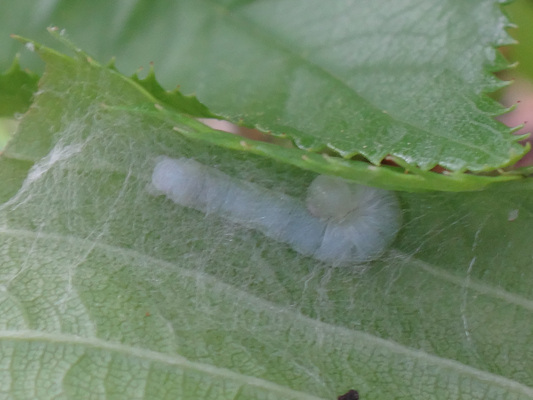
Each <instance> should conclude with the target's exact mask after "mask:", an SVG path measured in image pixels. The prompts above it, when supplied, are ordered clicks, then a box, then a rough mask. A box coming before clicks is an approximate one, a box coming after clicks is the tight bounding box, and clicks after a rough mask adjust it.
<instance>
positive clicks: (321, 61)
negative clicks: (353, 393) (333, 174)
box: [3, 0, 525, 171]
mask: <svg viewBox="0 0 533 400" xmlns="http://www.w3.org/2000/svg"><path fill="white" fill-rule="evenodd" d="M35 4H36V3H32V2H29V3H28V2H24V1H22V2H19V1H17V2H12V9H13V13H14V14H15V15H16V17H13V16H11V17H7V18H6V20H5V21H4V24H3V26H4V27H5V28H4V29H9V32H8V33H21V34H25V35H26V36H31V37H39V36H38V34H39V33H40V32H42V31H43V29H44V27H45V26H46V25H50V24H56V25H59V26H61V27H65V28H67V32H70V33H71V35H72V37H73V38H74V39H75V40H76V41H77V42H78V43H80V44H81V45H83V46H84V47H85V48H86V49H88V50H90V51H91V53H93V54H95V55H97V56H99V58H100V59H105V58H107V57H110V56H117V60H118V61H117V63H118V64H117V65H118V67H119V69H120V70H121V71H124V72H126V73H129V72H132V71H133V70H136V69H137V68H138V67H139V66H140V65H143V64H146V62H147V60H152V61H154V62H155V66H156V70H158V76H159V77H160V79H162V81H163V82H165V83H166V85H168V86H174V85H176V83H179V84H180V85H181V86H182V88H183V89H184V92H185V93H190V92H195V93H196V94H197V95H198V97H199V99H200V101H202V102H203V103H205V104H206V105H207V106H208V107H209V109H210V110H212V111H213V112H214V113H216V114H220V115H224V116H225V117H227V118H229V119H230V120H232V121H235V122H241V123H244V124H247V125H251V126H257V127H259V128H260V129H262V130H265V131H271V132H272V133H273V134H276V135H283V134H284V135H287V136H289V137H291V138H294V139H295V141H296V142H297V143H298V145H299V146H301V147H302V148H305V149H311V150H321V149H324V148H326V147H329V148H331V149H335V150H336V151H338V152H339V153H340V154H341V155H342V156H345V157H351V156H354V155H362V156H364V157H365V158H367V159H368V160H370V161H371V162H372V163H375V164H379V163H380V162H381V161H382V159H383V157H385V156H387V155H389V154H390V155H394V156H397V157H399V158H401V159H403V160H404V161H405V162H407V163H408V164H410V165H412V166H419V167H420V168H422V169H425V170H426V169H430V168H432V167H433V166H435V165H437V164H440V165H441V166H443V167H446V168H448V169H449V170H452V171H458V170H459V171H464V170H471V171H486V170H493V169H496V168H499V167H501V166H504V165H506V164H509V163H512V162H513V161H516V160H517V159H519V158H520V156H521V155H522V154H523V153H524V151H525V149H524V148H522V147H521V146H519V145H518V144H517V143H516V138H514V137H513V136H512V135H511V134H510V131H509V129H508V128H506V127H505V126H503V125H502V124H500V123H498V122H496V121H494V119H493V116H494V115H495V114H497V113H500V112H502V110H501V109H500V108H499V107H498V106H497V105H496V104H495V103H494V102H492V100H490V99H489V98H487V97H486V96H484V95H483V93H484V92H487V91H492V90H494V89H496V88H498V87H500V86H501V82H499V81H498V80H497V79H496V78H494V77H493V76H492V75H491V74H490V72H489V71H494V70H498V69H501V68H503V67H504V66H505V61H504V60H503V59H502V57H501V56H500V55H499V53H498V52H497V51H496V49H495V47H496V46H500V45H504V44H508V43H510V42H512V40H511V39H510V38H509V36H508V35H507V34H506V33H505V27H506V26H508V22H507V20H506V18H505V17H504V16H503V15H502V13H501V11H500V1H497V0H473V1H468V2H464V1H457V0H446V1H441V0H431V1H427V0H423V1H421V0H411V1H408V2H394V1H390V0H379V1H372V2H368V1H358V0H343V1H336V2H333V3H330V2H324V1H321V0H313V1H312V2H309V1H308V0H305V1H303V0H292V1H285V0H278V1H266V0H263V1H260V0H257V1H244V2H243V1H222V0H220V1H196V0H181V1H173V0H160V1H157V2H153V1H139V2H135V3H130V2H126V1H119V2H113V3H109V2H91V3H87V2H85V1H82V0H77V1H70V0H69V1H59V2H56V3H53V5H52V6H49V7H45V6H39V7H37V6H36V5H35ZM39 4H40V3H39ZM102 15H105V18H102ZM24 18H26V19H24ZM23 20H29V21H31V23H30V24H28V25H25V26H24V25H21V24H20V21H23ZM10 46H12V45H11V44H10Z"/></svg>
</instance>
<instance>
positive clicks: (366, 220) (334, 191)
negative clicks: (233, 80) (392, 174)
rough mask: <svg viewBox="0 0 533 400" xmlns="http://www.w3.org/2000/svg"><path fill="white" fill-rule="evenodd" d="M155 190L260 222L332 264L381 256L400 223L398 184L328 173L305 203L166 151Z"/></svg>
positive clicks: (296, 246) (318, 180)
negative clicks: (390, 187)
mask: <svg viewBox="0 0 533 400" xmlns="http://www.w3.org/2000/svg"><path fill="white" fill-rule="evenodd" d="M152 191H155V192H156V193H158V194H165V195H166V196H167V197H168V198H169V199H171V200H172V201H174V202H175V203H177V204H180V205H182V206H185V207H190V208H194V209H196V210H199V211H202V212H205V213H213V214H217V215H220V216H222V217H223V218H226V219H228V220H231V221H232V222H235V223H238V224H242V225H245V226H247V227H250V228H253V229H257V230H259V231H260V232H262V233H263V234H265V235H266V236H268V237H270V238H272V239H275V240H277V241H280V242H283V243H287V244H288V245H289V246H291V247H292V248H293V249H294V250H295V251H297V252H299V253H301V254H303V255H306V256H312V257H314V258H316V259H318V260H321V261H324V262H328V263H332V264H334V265H345V264H354V263H360V262H365V261H370V260H373V259H375V258H377V257H379V255H380V254H382V253H383V251H384V250H385V249H386V248H387V246H388V245H390V243H391V242H392V241H393V239H394V237H395V236H396V233H397V232H398V230H399V229H400V226H401V211H400V206H399V203H398V200H397V199H396V196H395V195H394V193H393V192H389V191H386V190H383V189H376V188H372V187H367V186H363V185H358V184H354V183H351V182H349V181H346V180H344V179H341V178H335V177H331V176H325V175H321V176H318V177H317V178H316V179H315V180H314V181H313V182H312V183H311V185H310V187H309V189H308V194H307V199H306V201H307V204H304V203H303V202H301V201H300V200H299V199H296V198H293V197H290V196H287V195H285V194H282V193H278V192H275V191H273V190H269V189H266V188H264V187H262V186H259V185H257V184H253V183H250V182H243V181H240V180H237V179H234V178H232V177H230V176H228V175H226V174H224V173H223V172H220V171H218V170H216V169H214V168H211V167H207V166H205V165H202V164H200V163H198V162H196V161H195V160H192V159H188V158H180V159H172V158H168V157H161V158H160V159H159V161H158V163H157V165H156V166H155V169H154V171H153V174H152Z"/></svg>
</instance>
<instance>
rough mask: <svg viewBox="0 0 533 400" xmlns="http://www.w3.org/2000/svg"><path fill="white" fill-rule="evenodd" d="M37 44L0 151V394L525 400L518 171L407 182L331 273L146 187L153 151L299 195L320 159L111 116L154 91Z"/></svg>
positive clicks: (531, 367) (142, 117)
mask: <svg viewBox="0 0 533 400" xmlns="http://www.w3.org/2000/svg"><path fill="white" fill-rule="evenodd" d="M41 52H42V54H41V55H42V57H43V58H44V59H45V61H46V63H47V70H46V72H45V74H44V75H43V78H42V81H41V90H40V92H39V94H38V96H37V97H36V102H35V104H34V106H33V107H31V108H30V110H29V111H28V113H27V114H26V115H25V117H24V119H23V120H22V122H21V125H20V128H19V131H18V134H17V135H16V136H15V137H14V139H13V140H12V141H11V142H10V144H9V146H8V148H7V149H6V150H5V152H4V154H3V155H2V157H1V159H0V176H11V177H13V178H12V179H11V180H10V181H9V182H8V183H7V186H8V189H9V190H7V191H6V190H5V189H3V188H2V190H3V191H2V192H0V194H1V195H2V196H3V198H2V201H3V203H2V205H1V206H0V236H2V239H0V260H1V261H0V265H2V267H1V268H0V273H1V275H0V283H1V285H2V288H3V290H2V291H1V292H0V307H1V311H2V312H0V351H1V352H2V355H3V357H2V360H4V361H3V363H2V365H3V367H2V368H1V369H0V379H1V381H2V383H3V387H5V388H6V389H5V390H6V393H8V394H9V395H11V396H12V397H15V396H16V397H17V398H20V399H33V398H36V397H37V398H51V397H54V398H63V399H84V398H87V399H88V398H99V399H119V398H124V397H126V398H133V399H136V398H139V399H154V398H155V399H176V398H183V399H191V398H206V397H213V398H217V399H218V398H220V399H225V398H228V399H267V398H268V399H314V398H316V399H334V398H336V397H337V396H338V395H340V394H343V393H345V392H347V391H348V390H349V389H357V390H358V391H359V392H360V393H361V395H362V396H363V397H362V398H364V399H365V400H366V399H370V400H372V399H384V398H385V399H389V398H409V399H424V400H426V399H431V398H435V399H437V398H438V399H509V398H514V399H533V389H532V387H533V375H532V372H531V371H533V357H532V354H531V349H533V343H531V340H532V338H531V324H530V321H531V320H532V317H533V315H532V313H533V290H532V288H531V285H530V284H529V283H530V282H531V281H532V279H533V276H531V275H532V273H533V272H532V271H533V269H532V268H531V260H532V256H533V253H532V250H531V246H529V245H528V243H529V241H530V240H529V237H528V233H529V232H530V229H529V228H530V226H531V223H532V222H533V221H532V220H533V214H532V211H533V208H532V205H531V198H532V196H531V191H532V190H533V188H532V187H531V184H529V183H528V182H527V181H523V182H517V183H507V184H505V186H503V187H496V188H494V189H492V190H486V191H482V192H475V193H456V194H452V193H433V194H423V195H422V194H414V193H413V194H408V193H403V194H401V203H402V208H403V212H404V221H405V222H404V226H403V228H402V231H401V232H400V234H399V236H398V238H397V240H396V242H395V243H394V245H393V247H392V249H391V250H390V251H389V252H388V253H387V254H386V255H385V257H384V258H383V259H381V260H379V261H376V262H374V263H372V264H371V265H365V266H353V267H350V268H331V267H330V266H328V265H324V264H322V263H318V262H317V261H315V260H313V259H311V258H306V257H302V256H299V255H298V254H297V253H295V252H294V251H292V250H291V249H290V248H288V247H287V246H285V245H283V244H280V243H277V242H275V241H272V240H270V239H268V238H266V237H264V236H263V235H262V234H260V233H259V232H256V231H253V230H249V229H246V228H244V227H241V226H238V225H235V224H231V223H229V222H228V221H226V220H224V219H221V218H219V217H217V216H216V215H207V216H206V215H204V214H203V213H200V212H198V211H196V210H193V209H188V208H184V207H180V206H178V205H176V204H174V203H173V202H171V201H169V200H165V199H164V198H162V197H153V195H152V194H150V191H149V190H148V189H147V184H149V182H150V179H151V173H152V170H153V167H154V165H155V160H156V158H157V157H158V156H160V155H167V156H171V157H175V158H177V157H192V158H195V159H196V160H197V161H199V162H201V163H203V164H206V165H210V166H212V167H215V168H218V169H220V170H221V171H224V172H225V173H227V174H229V175H231V176H234V177H235V178H238V179H242V180H246V181H253V182H254V183H256V184H259V185H262V186H265V187H267V188H270V189H272V190H275V191H279V192H282V193H285V194H288V195H291V196H295V197H300V198H303V197H304V196H305V191H306V187H307V185H308V184H309V183H310V181H311V180H312V179H313V178H314V176H315V174H314V173H312V172H308V171H304V170H301V169H298V168H296V167H291V166H287V165H284V164H280V163H277V162H275V161H273V160H271V159H268V158H264V157H260V156H257V155H254V154H252V153H250V152H242V151H234V150H230V149H225V148H221V147H219V146H215V145H212V144H209V143H207V142H205V141H199V140H194V139H191V138H187V137H186V136H184V135H182V134H180V133H178V132H176V131H174V130H173V129H172V128H173V124H172V123H167V122H165V121H164V120H162V119H160V118H157V117H154V116H153V115H151V114H148V113H132V112H131V111H127V110H120V107H127V106H130V107H134V106H136V105H137V104H138V103H139V102H142V101H146V92H145V91H143V90H141V89H142V88H140V87H139V85H138V84H132V83H131V81H130V80H128V79H126V78H124V77H123V76H121V75H120V74H118V73H117V72H115V71H113V70H111V69H108V68H103V67H101V66H99V65H97V64H95V63H94V62H90V61H88V60H87V59H85V58H83V59H77V60H75V59H70V58H68V57H65V56H64V55H62V54H60V53H56V52H52V51H48V50H45V49H43V50H41ZM191 101H192V100H191ZM102 104H105V105H106V106H105V107H104V106H103V105H102ZM113 107H114V108H113ZM184 118H185V117H184ZM183 121H185V119H183ZM190 121H191V122H190V124H193V122H192V121H193V120H190ZM43 126H45V127H48V129H44V130H43V129H42V127H43ZM9 168H11V170H9ZM28 170H29V171H28ZM25 171H27V173H25ZM15 172H16V173H15ZM16 177H18V179H16ZM3 186H4V185H3ZM515 210H518V214H516V212H515ZM511 212H513V213H512V214H510V213H511ZM510 216H512V217H513V218H511V217H510ZM29 383H31V385H30V384H29Z"/></svg>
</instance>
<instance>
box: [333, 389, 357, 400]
mask: <svg viewBox="0 0 533 400" xmlns="http://www.w3.org/2000/svg"><path fill="white" fill-rule="evenodd" d="M337 400H359V393H358V392H357V390H353V389H352V390H350V391H349V392H348V393H345V394H343V395H341V396H339V397H337Z"/></svg>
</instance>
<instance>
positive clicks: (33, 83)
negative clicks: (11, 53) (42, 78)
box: [0, 58, 39, 117]
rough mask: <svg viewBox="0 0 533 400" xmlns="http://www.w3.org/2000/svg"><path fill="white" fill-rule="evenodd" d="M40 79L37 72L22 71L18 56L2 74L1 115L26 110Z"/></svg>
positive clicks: (5, 115) (0, 76)
mask: <svg viewBox="0 0 533 400" xmlns="http://www.w3.org/2000/svg"><path fill="white" fill-rule="evenodd" d="M38 80H39V77H38V76H37V75H36V74H34V73H31V72H29V71H22V70H21V69H20V64H19V61H18V58H15V59H14V60H13V64H12V65H11V67H10V68H9V69H8V70H7V71H6V72H5V73H4V74H1V75H0V117H12V116H13V115H15V114H16V113H23V112H25V111H26V110H27V109H28V107H29V106H30V104H31V97H32V96H33V93H34V92H36V91H37V81H38Z"/></svg>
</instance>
